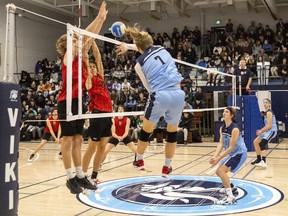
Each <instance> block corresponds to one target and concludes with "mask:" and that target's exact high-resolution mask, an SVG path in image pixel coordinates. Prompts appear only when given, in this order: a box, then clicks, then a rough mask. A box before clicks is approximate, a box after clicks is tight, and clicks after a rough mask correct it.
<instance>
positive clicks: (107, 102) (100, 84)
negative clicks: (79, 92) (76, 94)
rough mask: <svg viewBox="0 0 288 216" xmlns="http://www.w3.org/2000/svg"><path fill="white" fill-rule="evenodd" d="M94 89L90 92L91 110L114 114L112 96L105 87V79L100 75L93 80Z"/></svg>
mask: <svg viewBox="0 0 288 216" xmlns="http://www.w3.org/2000/svg"><path fill="white" fill-rule="evenodd" d="M91 82H92V88H91V89H89V90H88V93H89V96H90V105H89V110H90V111H92V110H99V111H102V112H112V103H111V98H110V94H109V92H108V89H107V87H106V85H105V82H104V80H103V77H102V76H101V75H99V74H97V75H96V76H93V77H92V79H91Z"/></svg>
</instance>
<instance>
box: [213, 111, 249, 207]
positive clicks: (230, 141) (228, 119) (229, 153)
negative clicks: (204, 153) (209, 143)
mask: <svg viewBox="0 0 288 216" xmlns="http://www.w3.org/2000/svg"><path fill="white" fill-rule="evenodd" d="M235 115H236V110H235V109H234V108H232V107H227V108H226V109H224V111H223V119H224V122H225V124H224V125H223V126H222V127H221V128H220V141H219V144H218V146H217V149H216V152H215V154H214V156H213V157H212V158H211V159H210V160H209V162H210V164H212V167H214V166H215V165H216V164H218V163H219V162H220V161H221V162H220V165H219V167H218V168H217V170H216V175H217V176H219V177H220V178H221V180H222V183H223V185H224V188H225V190H220V192H221V191H222V192H224V193H226V196H224V198H223V199H221V200H219V201H218V202H217V204H220V205H229V204H233V203H235V202H236V199H235V197H234V195H233V190H234V189H236V188H235V187H234V185H233V184H231V182H230V179H229V176H228V175H227V172H233V173H235V172H236V171H237V170H238V169H239V168H240V167H241V166H242V164H243V163H244V162H245V161H246V159H247V148H246V145H245V143H244V140H243V138H242V135H241V134H240V130H239V128H238V126H237V124H236V123H234V122H233V119H234V118H235ZM223 148H224V151H223V152H222V154H220V153H221V151H222V149H223ZM223 158H224V159H223ZM222 159H223V160H222Z"/></svg>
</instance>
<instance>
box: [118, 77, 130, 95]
mask: <svg viewBox="0 0 288 216" xmlns="http://www.w3.org/2000/svg"><path fill="white" fill-rule="evenodd" d="M131 88H132V87H131V84H130V82H128V80H127V78H125V79H124V82H123V83H122V85H121V89H122V91H123V92H130V89H131Z"/></svg>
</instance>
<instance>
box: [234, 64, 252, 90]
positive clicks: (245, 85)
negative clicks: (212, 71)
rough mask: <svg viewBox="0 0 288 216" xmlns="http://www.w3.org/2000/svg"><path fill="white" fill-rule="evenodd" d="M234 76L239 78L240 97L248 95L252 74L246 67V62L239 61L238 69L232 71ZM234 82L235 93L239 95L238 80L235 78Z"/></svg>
mask: <svg viewBox="0 0 288 216" xmlns="http://www.w3.org/2000/svg"><path fill="white" fill-rule="evenodd" d="M234 75H236V76H237V77H239V76H240V77H241V90H242V95H248V94H250V85H251V83H252V77H253V73H252V72H251V70H250V69H249V68H247V67H246V62H245V60H244V59H242V60H241V61H240V63H239V67H238V68H236V69H235V71H234ZM236 81H237V83H236V87H237V93H238V94H239V79H238V78H237V79H236Z"/></svg>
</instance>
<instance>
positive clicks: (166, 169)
mask: <svg viewBox="0 0 288 216" xmlns="http://www.w3.org/2000/svg"><path fill="white" fill-rule="evenodd" d="M125 34H126V35H129V36H130V37H131V38H132V39H133V43H134V44H125V43H123V44H121V45H120V46H118V47H117V52H118V53H119V54H123V53H125V52H126V51H127V50H128V49H131V50H136V51H139V52H140V53H141V56H139V57H138V59H137V63H136V65H135V70H136V72H137V74H138V76H139V77H140V79H141V81H142V83H143V85H144V86H145V88H146V89H147V90H148V92H149V94H150V96H149V100H148V102H147V104H146V109H145V113H144V120H143V129H142V130H141V132H140V134H139V141H138V145H137V159H136V160H137V163H138V165H137V166H138V167H139V169H140V170H145V168H144V161H143V155H144V152H145V150H146V148H147V145H148V139H149V136H150V134H151V133H152V132H153V129H154V126H155V125H156V123H157V122H158V120H159V118H160V117H161V116H164V118H165V120H166V121H167V123H168V126H167V137H166V142H167V143H166V146H165V163H164V166H163V168H162V176H163V177H167V176H168V174H169V173H170V172H171V171H172V168H171V162H172V158H173V156H174V152H175V149H176V141H177V127H178V123H179V121H180V118H181V115H182V111H183V108H184V99H185V94H184V92H183V91H182V90H181V88H180V82H181V80H182V79H183V77H182V76H181V75H180V74H179V73H178V70H177V68H176V66H175V62H174V60H173V58H172V57H171V55H170V54H169V52H167V50H166V49H165V48H164V47H162V46H154V45H153V39H152V37H151V36H150V35H149V34H148V33H147V32H144V31H140V29H138V28H137V27H134V28H130V27H128V28H126V30H125Z"/></svg>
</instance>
